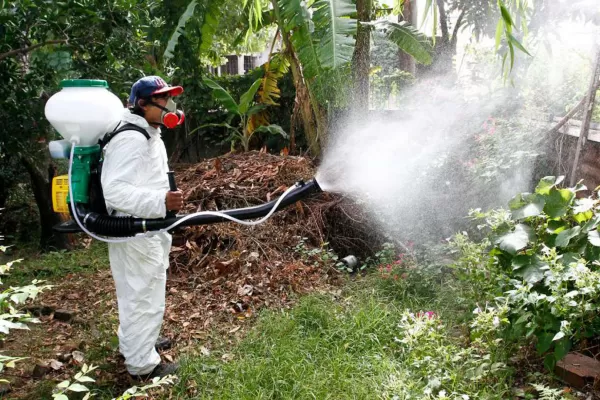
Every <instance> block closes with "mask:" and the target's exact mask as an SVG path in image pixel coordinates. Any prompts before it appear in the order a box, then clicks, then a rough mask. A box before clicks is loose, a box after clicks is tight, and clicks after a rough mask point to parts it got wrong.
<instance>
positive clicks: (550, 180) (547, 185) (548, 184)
mask: <svg viewBox="0 0 600 400" xmlns="http://www.w3.org/2000/svg"><path fill="white" fill-rule="evenodd" d="M564 179H565V177H564V176H559V177H558V178H557V177H555V176H546V177H544V178H542V179H541V180H540V182H539V183H538V185H537V187H536V188H535V192H536V193H538V194H544V195H545V194H549V193H550V189H552V188H553V187H555V186H556V185H558V184H560V183H561V182H562V181H563V180H564Z"/></svg>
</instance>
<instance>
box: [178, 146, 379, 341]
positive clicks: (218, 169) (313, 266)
mask: <svg viewBox="0 0 600 400" xmlns="http://www.w3.org/2000/svg"><path fill="white" fill-rule="evenodd" d="M314 174H315V169H314V167H313V165H312V164H311V163H310V161H309V160H307V159H306V158H301V157H291V156H285V157H281V156H275V155H270V154H266V153H260V152H251V153H245V154H229V155H226V156H223V157H220V158H217V159H212V160H207V161H205V162H202V163H199V164H195V165H193V166H179V167H178V168H177V183H178V186H179V188H180V189H181V190H182V191H183V192H184V196H185V198H186V206H185V209H184V210H183V213H192V212H196V211H201V210H227V209H232V208H239V207H247V206H253V205H258V204H263V203H264V202H267V201H270V200H273V199H275V198H276V197H278V196H279V195H281V194H282V193H283V192H284V191H285V190H286V189H287V188H288V187H289V186H290V185H292V184H294V183H295V182H296V181H298V180H300V179H304V180H307V179H310V178H312V177H313V176H314ZM365 221H366V218H364V215H363V214H361V212H360V211H359V210H358V209H357V208H356V207H355V206H354V205H352V204H351V203H350V202H348V201H345V200H343V199H342V198H340V197H338V196H334V195H331V194H327V193H323V194H321V195H319V196H315V197H313V198H310V199H307V200H306V201H302V202H298V203H296V204H295V205H294V206H290V207H288V208H287V209H284V210H282V211H280V212H278V213H276V214H274V215H273V217H272V218H271V219H269V220H268V221H267V222H266V223H264V224H261V225H258V226H254V227H248V226H243V225H238V224H235V223H221V224H214V225H206V226H197V227H189V228H186V229H185V230H182V231H181V232H178V233H176V234H175V236H174V247H173V249H172V251H171V272H170V282H171V284H170V285H171V288H170V293H171V294H176V293H182V294H181V296H183V297H182V300H183V301H182V302H181V303H180V304H175V303H174V302H171V303H170V304H171V306H170V307H169V305H168V306H167V307H169V309H168V315H169V316H171V315H172V316H173V318H182V320H181V321H179V322H181V323H183V324H185V323H186V322H188V323H189V322H190V319H199V320H201V321H202V326H203V327H204V326H205V325H206V326H208V325H209V324H210V323H211V321H212V320H214V319H215V318H218V319H221V318H223V317H224V316H227V317H228V319H229V321H230V322H234V321H238V320H240V319H244V318H247V317H249V316H250V315H252V314H253V313H254V312H255V311H256V310H257V309H259V308H260V307H262V306H271V305H273V306H285V305H287V304H288V301H289V295H290V293H291V292H297V293H302V292H308V291H313V290H315V289H317V288H325V287H327V286H328V285H330V284H332V283H335V282H334V281H335V280H336V279H337V278H338V277H339V272H338V271H337V270H336V269H335V268H333V265H332V264H329V265H327V264H324V263H315V262H313V261H314V260H307V258H306V255H305V254H302V253H301V252H298V251H296V250H295V248H296V247H297V246H298V244H299V243H300V240H301V239H302V238H305V241H306V243H308V246H313V247H319V246H321V244H322V243H324V242H327V241H329V242H330V243H331V245H332V247H333V248H334V249H335V250H337V251H338V252H340V253H344V254H339V255H340V256H345V255H347V254H345V253H350V252H351V253H354V254H357V253H358V254H361V255H364V254H366V253H368V252H369V251H371V249H374V248H375V247H376V245H377V244H376V243H377V242H376V241H377V240H378V239H379V238H377V237H376V235H372V230H370V229H369V228H368V225H367V224H366V223H365ZM167 304H169V302H167ZM190 305H192V306H191V307H190ZM175 316H178V317H175ZM183 319H185V321H184V320H183ZM180 334H181V333H180ZM189 334H192V335H193V332H189Z"/></svg>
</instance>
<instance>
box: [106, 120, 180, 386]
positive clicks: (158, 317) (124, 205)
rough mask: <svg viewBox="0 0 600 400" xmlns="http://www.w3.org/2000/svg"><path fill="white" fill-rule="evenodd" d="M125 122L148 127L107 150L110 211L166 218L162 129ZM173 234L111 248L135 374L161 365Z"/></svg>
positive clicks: (124, 348)
mask: <svg viewBox="0 0 600 400" xmlns="http://www.w3.org/2000/svg"><path fill="white" fill-rule="evenodd" d="M122 120H123V122H122V124H124V123H127V122H129V123H133V124H135V125H138V126H140V127H142V128H144V129H145V130H146V131H147V132H148V133H149V134H150V139H146V137H145V136H144V135H143V134H142V133H141V132H137V131H124V132H121V133H119V134H118V135H116V136H115V137H114V138H113V139H112V140H111V141H110V142H109V143H108V145H106V147H105V148H104V164H103V167H102V177H101V180H102V190H103V192H104V198H105V201H106V207H107V209H108V212H109V213H111V212H112V211H113V210H114V211H115V213H113V215H117V216H124V215H131V216H134V217H140V218H162V217H164V216H165V215H166V211H167V210H166V204H165V196H166V193H167V191H168V190H169V181H168V177H167V171H168V166H167V152H166V149H165V145H164V143H163V141H162V139H161V136H160V129H157V128H153V127H151V126H150V125H148V122H147V121H146V120H145V119H144V118H143V117H140V116H138V115H135V114H131V113H130V112H129V110H125V113H124V116H123V118H122ZM171 240H172V238H171V235H169V234H168V233H166V232H164V233H159V234H157V235H155V236H152V237H147V238H139V239H136V240H132V241H129V242H126V243H109V245H108V253H109V259H110V267H111V271H112V275H113V278H114V281H115V286H116V289H117V301H118V304H119V323H120V324H119V332H118V335H119V350H120V351H121V354H122V355H123V356H124V357H125V365H126V367H127V370H128V372H129V373H130V374H133V375H144V374H148V373H150V372H152V370H153V369H154V367H156V366H157V365H158V364H159V363H160V356H159V355H158V353H157V352H156V350H155V348H154V345H155V342H156V340H157V338H158V335H159V332H160V328H161V326H162V321H163V315H164V311H165V284H166V270H167V268H168V266H169V251H170V249H171Z"/></svg>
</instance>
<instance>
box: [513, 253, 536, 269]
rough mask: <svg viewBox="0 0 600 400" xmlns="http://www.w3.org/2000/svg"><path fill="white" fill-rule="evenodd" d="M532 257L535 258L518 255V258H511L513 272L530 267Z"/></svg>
mask: <svg viewBox="0 0 600 400" xmlns="http://www.w3.org/2000/svg"><path fill="white" fill-rule="evenodd" d="M534 257H535V256H530V255H527V254H519V255H518V256H515V257H513V259H512V260H511V264H512V267H513V271H514V270H517V269H519V268H523V267H525V266H527V265H530V264H531V262H532V260H533V258H534Z"/></svg>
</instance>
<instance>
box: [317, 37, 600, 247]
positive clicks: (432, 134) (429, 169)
mask: <svg viewBox="0 0 600 400" xmlns="http://www.w3.org/2000/svg"><path fill="white" fill-rule="evenodd" d="M579 30H580V31H581V29H580V28H579ZM565 32H569V30H568V29H565ZM580 33H581V32H580ZM590 34H593V32H592V31H586V32H584V36H585V37H588V38H589V35H590ZM559 43H560V47H557V49H555V51H556V52H555V53H553V54H550V53H548V54H546V55H545V56H544V57H542V56H540V55H538V56H537V57H536V58H535V59H534V60H533V62H532V63H531V65H530V66H529V70H530V71H532V72H531V73H530V74H529V75H531V74H535V76H529V75H527V74H525V75H524V76H526V77H527V78H526V79H525V80H523V81H521V82H519V83H518V85H520V87H519V88H520V89H521V91H519V90H517V89H514V88H511V87H510V86H504V87H502V86H500V87H498V88H497V89H494V90H490V87H491V86H493V85H490V84H489V82H485V84H479V86H477V85H474V84H473V83H472V82H470V83H469V85H467V86H465V85H464V79H461V80H460V83H452V84H449V83H448V82H451V81H453V79H452V78H448V79H445V78H444V77H437V78H435V79H429V80H426V81H422V82H420V83H418V84H417V85H415V86H414V87H413V88H412V89H411V90H410V91H409V92H408V93H406V95H405V96H404V97H405V99H406V100H405V101H404V102H403V103H402V104H401V107H400V108H401V111H396V112H395V113H394V115H395V116H394V117H392V118H389V117H384V116H383V115H384V113H382V117H381V118H379V119H377V120H374V118H370V119H369V118H367V117H366V116H364V118H362V117H357V116H352V118H351V120H348V121H345V122H344V123H341V124H339V125H338V127H337V129H336V130H335V132H334V133H333V135H332V138H331V139H330V142H329V144H328V146H327V149H326V151H325V154H324V157H323V162H322V164H321V166H320V168H319V171H318V174H317V177H316V178H317V181H318V182H319V184H320V185H321V186H322V187H323V189H324V190H326V191H332V192H338V193H344V194H345V195H348V196H350V197H352V198H354V199H355V200H356V201H357V202H358V203H359V204H362V205H363V207H364V208H365V210H367V211H368V212H369V213H370V214H371V215H372V216H373V218H374V219H375V220H376V221H377V222H378V223H379V224H380V226H381V227H382V228H383V229H384V231H385V232H386V233H388V234H389V235H391V236H392V237H393V238H395V239H398V240H415V241H423V240H435V241H437V240H443V239H444V238H447V237H448V236H450V235H451V234H453V233H454V232H456V231H457V230H458V229H461V228H462V227H463V226H464V224H465V222H466V219H465V217H466V215H467V213H468V210H469V209H470V208H477V207H484V208H489V207H499V206H506V202H507V201H508V200H509V199H510V198H511V197H512V196H513V195H515V194H516V193H519V192H521V191H527V190H530V189H531V185H532V184H533V182H532V175H533V166H534V160H535V157H534V156H536V155H537V154H540V153H542V152H543V150H542V147H543V146H542V145H543V143H541V142H540V141H537V140H538V139H539V135H540V133H542V132H544V131H545V130H546V129H547V128H548V126H546V125H543V124H540V125H539V126H537V127H536V128H531V126H529V127H527V125H528V124H531V122H527V121H525V122H521V123H520V125H519V122H518V120H521V121H524V120H527V118H529V117H530V116H528V115H523V113H522V110H521V108H523V107H524V105H525V104H526V102H527V100H526V99H524V97H523V90H522V89H523V88H527V87H528V85H529V86H531V82H535V81H536V80H540V79H542V80H543V76H544V74H547V75H546V76H553V77H554V76H564V75H565V74H566V71H567V70H568V69H569V68H570V66H571V67H572V62H573V59H574V57H576V56H577V54H579V57H580V58H581V57H584V58H585V57H586V56H587V55H590V53H589V52H588V53H586V51H588V49H590V46H589V43H588V45H582V41H581V40H580V39H579V40H573V39H572V38H569V37H564V38H562V40H561V41H560V42H559ZM565 43H566V44H565ZM590 43H591V42H590ZM582 46H583V47H582ZM582 54H583V56H582ZM549 61H552V62H549ZM588 72H589V71H585V73H582V74H580V75H581V77H580V79H581V81H582V82H587V81H588V78H587V76H586V75H587V74H588ZM528 81H531V82H528ZM546 84H547V85H548V89H549V90H557V91H558V90H562V89H560V87H559V86H560V85H564V81H560V80H559V81H556V82H550V83H548V82H546ZM473 93H477V94H476V95H475V96H473ZM557 97H560V96H557ZM538 100H542V102H543V100H544V99H538ZM511 107H512V108H511ZM499 115H500V116H502V117H503V119H504V120H505V121H508V125H511V124H512V122H510V121H512V120H513V119H514V121H515V122H514V124H513V125H512V126H510V127H509V128H510V130H511V131H517V132H518V131H519V130H520V129H521V130H523V131H524V132H525V133H526V134H524V135H523V136H518V135H516V136H515V135H513V136H511V137H512V138H513V139H512V140H513V143H511V144H510V145H511V146H512V147H510V149H514V152H513V153H510V151H509V152H508V153H509V154H506V155H504V158H502V157H499V158H498V160H496V161H499V164H498V165H495V164H494V163H493V162H492V161H493V160H492V161H488V162H487V164H486V165H487V168H488V170H487V171H486V170H484V171H475V173H473V171H472V170H469V164H470V163H472V162H473V160H472V157H473V151H474V148H476V147H477V146H476V145H477V143H476V142H477V141H479V140H480V136H482V135H493V134H494V131H493V127H492V125H493V124H494V122H493V118H495V117H498V116H499ZM490 118H492V119H490ZM515 137H516V139H515ZM484 139H485V140H488V139H489V138H484ZM515 140H520V141H521V143H522V147H520V144H519V143H514V141H515ZM492 143H493V142H492ZM494 146H495V147H496V149H495V150H493V149H492V150H489V149H488V150H489V151H496V152H498V151H500V152H501V151H502V150H503V149H502V146H503V144H502V143H501V141H500V142H496V143H494ZM506 146H508V144H507V145H506ZM482 147H484V146H479V149H480V150H481V148H482ZM507 148H508V147H507ZM476 151H477V150H475V152H476ZM511 151H512V150H511ZM476 155H477V154H476ZM479 156H482V155H481V154H479ZM484 156H485V155H483V157H484ZM515 160H517V161H515ZM478 161H481V160H478ZM476 174H480V175H481V176H479V177H478V178H477V179H473V177H474V175H476ZM486 174H487V175H486ZM495 175H499V176H501V177H502V179H501V180H498V179H496V181H494V183H493V184H490V182H491V178H490V179H488V178H489V176H495Z"/></svg>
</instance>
